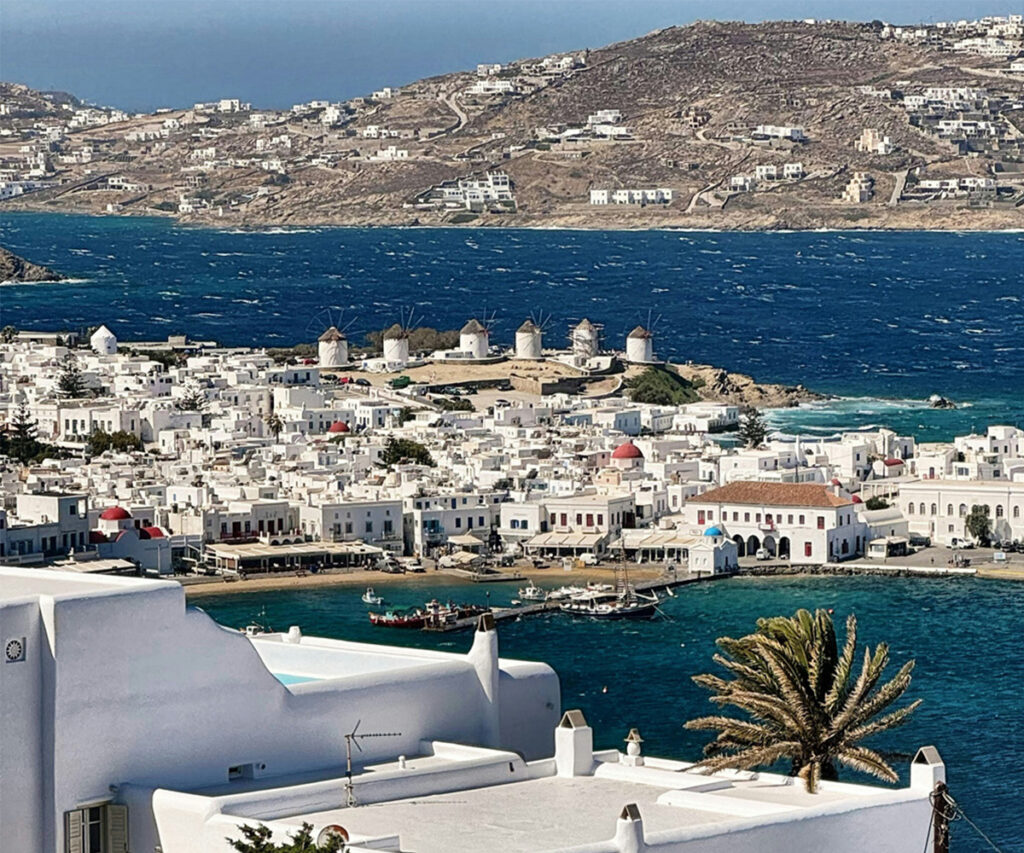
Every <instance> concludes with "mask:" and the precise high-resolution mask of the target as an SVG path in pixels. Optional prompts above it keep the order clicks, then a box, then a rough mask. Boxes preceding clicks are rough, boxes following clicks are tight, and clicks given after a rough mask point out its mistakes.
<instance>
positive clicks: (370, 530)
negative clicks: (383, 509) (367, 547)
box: [366, 521, 373, 533]
mask: <svg viewBox="0 0 1024 853" xmlns="http://www.w3.org/2000/svg"><path fill="white" fill-rule="evenodd" d="M366 532H367V533H373V522H372V521H367V522H366Z"/></svg>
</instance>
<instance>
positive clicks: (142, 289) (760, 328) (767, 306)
mask: <svg viewBox="0 0 1024 853" xmlns="http://www.w3.org/2000/svg"><path fill="white" fill-rule="evenodd" d="M0 245H4V246H6V247H8V248H10V249H12V250H13V251H15V252H17V253H19V254H22V255H24V256H25V257H27V258H29V259H30V260H33V261H36V262H37V263H43V264H47V265H49V266H52V267H54V268H55V269H58V270H61V271H62V272H64V273H65V274H67V275H70V276H73V277H74V281H71V282H66V283H63V284H59V285H52V284H36V285H23V286H5V287H4V288H3V289H2V290H0V325H2V324H6V323H11V324H14V325H15V326H18V327H20V328H24V329H39V328H53V327H55V326H56V327H71V328H79V327H82V326H88V325H95V324H99V323H107V324H108V325H109V326H111V328H112V329H113V330H114V332H115V333H116V334H118V335H119V336H121V338H122V339H125V340H130V339H135V340H139V339H140V338H141V339H153V338H165V337H166V336H167V335H168V334H172V333H182V332H187V333H188V334H189V335H190V336H192V337H193V338H195V339H200V340H201V339H214V340H217V341H219V342H221V343H223V344H231V345H241V344H257V345H258V344H266V345H271V346H273V345H282V344H292V343H296V342H300V341H306V342H309V341H314V340H315V339H316V337H317V336H318V335H319V334H320V333H321V332H322V331H323V330H324V328H326V325H328V324H329V322H333V321H335V320H336V319H337V318H338V316H339V315H340V314H341V313H342V312H344V320H343V321H342V322H343V324H347V323H349V322H351V326H350V327H349V334H350V336H351V337H352V338H353V339H356V340H359V339H361V338H362V336H363V335H364V334H365V333H366V332H368V331H372V330H379V329H382V328H384V327H386V326H389V325H391V324H392V323H394V322H395V321H396V320H397V319H398V318H399V314H400V312H402V311H406V312H407V311H409V310H410V309H412V310H413V311H414V312H415V318H416V322H417V323H420V324H423V325H429V326H435V327H437V328H442V329H450V328H458V327H460V326H461V325H462V324H463V323H464V322H465V321H466V319H468V316H469V315H470V314H477V315H481V316H482V315H487V316H492V315H493V318H494V326H493V328H494V340H495V341H496V342H505V343H506V344H510V343H511V342H512V340H513V332H514V330H515V328H516V327H517V326H519V324H520V323H521V322H522V321H523V319H524V318H525V317H526V316H527V315H528V314H530V313H531V312H542V313H543V314H544V316H545V317H548V316H550V323H549V324H548V326H547V330H546V331H547V338H546V342H547V344H548V345H549V346H556V345H565V340H566V334H567V331H568V328H569V324H570V323H571V322H575V321H578V320H580V319H581V318H582V317H583V316H587V317H589V318H590V319H592V320H593V321H594V322H596V323H601V324H603V325H604V335H605V341H606V343H607V344H608V345H609V346H618V347H621V346H622V345H623V340H624V337H625V335H626V333H627V332H628V331H629V330H630V329H632V328H633V327H634V326H636V325H637V324H638V323H645V324H647V323H653V325H654V331H655V351H656V353H657V354H658V355H659V356H661V357H668V358H672V359H673V360H676V361H679V360H687V359H689V360H692V361H697V362H706V363H710V364H716V365H720V366H723V367H727V368H729V369H730V370H738V371H742V372H745V373H750V374H752V375H753V376H755V378H757V379H760V380H762V381H772V382H791V383H803V384H804V385H806V386H808V387H810V388H814V389H817V390H821V391H826V392H829V393H832V394H836V395H840V396H843V397H847V398H850V399H848V400H842V401H838V402H835V403H833V404H830V405H828V406H826V407H819V408H815V409H812V410H810V411H804V410H800V411H798V412H787V413H782V414H778V415H773V416H772V422H773V423H774V424H775V425H776V426H778V427H780V428H783V429H786V430H788V431H791V432H801V431H803V432H808V433H811V434H819V435H820V434H826V433H829V432H833V431H835V430H837V429H840V428H851V427H863V428H868V427H872V428H874V427H877V426H880V425H884V426H889V427H892V428H893V429H896V430H899V431H900V432H904V433H906V432H909V433H913V434H915V435H917V436H918V438H919V439H921V440H942V439H948V438H950V437H951V436H952V435H954V434H957V433H962V432H967V431H970V430H972V429H981V430H984V428H985V426H987V425H988V424H990V423H996V422H999V423H1024V334H1022V332H1021V330H1022V329H1024V235H1022V234H1015V233H962V234H961V233H910V232H902V233H901V232H884V233H883V232H827V233H826V232H797V233H768V234H765V233H721V234H718V233H692V232H691V233H682V232H664V231H661V232H623V231H514V230H503V229H456V228H452V229H402V228H305V229H280V228H278V229H269V230H267V231H259V232H252V231H230V230H214V229H207V228H194V227H182V226H179V225H177V224H175V223H174V222H173V221H171V220H167V219H152V218H149V219H145V218H119V217H89V216H70V215H56V214H35V213H21V214H19V213H2V214H0ZM933 393H939V394H943V395H945V396H947V397H951V398H953V399H955V400H957V401H958V402H963V403H966V404H968V405H967V406H965V407H964V408H960V409H957V410H955V411H934V410H929V409H927V408H925V407H924V401H925V400H927V398H928V396H929V395H930V394H933ZM879 398H885V399H884V400H883V399H879Z"/></svg>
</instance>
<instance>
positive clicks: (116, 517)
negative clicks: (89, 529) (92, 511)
mask: <svg viewBox="0 0 1024 853" xmlns="http://www.w3.org/2000/svg"><path fill="white" fill-rule="evenodd" d="M131 517H132V514H131V513H130V512H128V510H126V509H125V508H124V507H121V506H112V507H108V508H107V509H105V510H103V512H101V513H100V520H102V521H124V520H125V519H126V518H131Z"/></svg>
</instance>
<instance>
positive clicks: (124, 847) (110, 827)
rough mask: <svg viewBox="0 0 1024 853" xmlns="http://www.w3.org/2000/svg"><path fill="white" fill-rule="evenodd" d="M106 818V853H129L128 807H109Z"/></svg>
mask: <svg viewBox="0 0 1024 853" xmlns="http://www.w3.org/2000/svg"><path fill="white" fill-rule="evenodd" d="M105 817H106V820H104V824H105V825H106V829H107V832H106V835H107V839H106V840H107V843H106V846H105V847H104V853H128V807H127V806H115V805H112V804H111V805H108V806H107V807H106V815H105Z"/></svg>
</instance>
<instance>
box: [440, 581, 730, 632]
mask: <svg viewBox="0 0 1024 853" xmlns="http://www.w3.org/2000/svg"><path fill="white" fill-rule="evenodd" d="M727 577H731V575H701V574H696V575H691V574H678V575H665V576H663V577H660V578H655V579H653V580H646V581H639V582H638V583H634V584H633V588H634V589H635V590H636V591H637V592H657V591H659V590H667V589H674V588H676V587H680V586H686V585H688V584H695V583H704V582H707V581H716V580H722V579H724V578H727ZM562 603H563V602H562V601H536V602H530V603H529V604H513V605H510V606H508V607H492V608H491V614H492V615H493V616H494V621H495V622H507V621H509V620H510V619H525V618H526V617H528V616H540V615H542V614H544V613H554V612H556V611H558V610H559V609H560V608H561V606H562ZM478 618H479V617H477V616H469V617H467V618H465V619H456V620H455V621H454V622H447V623H445V624H443V625H427V626H426V627H424V629H423V630H424V631H434V632H437V633H448V632H449V631H468V630H470V629H471V628H475V627H476V624H477V620H478Z"/></svg>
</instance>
